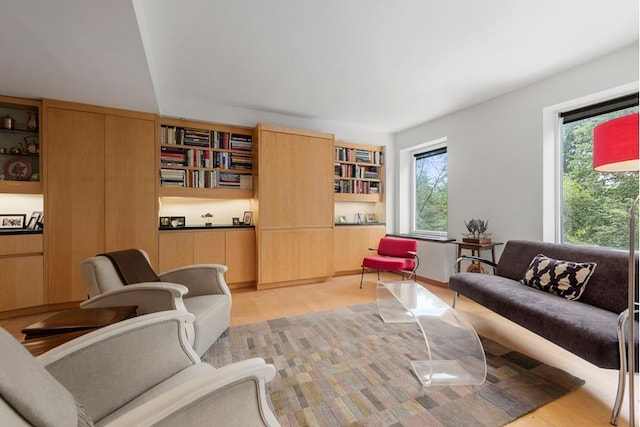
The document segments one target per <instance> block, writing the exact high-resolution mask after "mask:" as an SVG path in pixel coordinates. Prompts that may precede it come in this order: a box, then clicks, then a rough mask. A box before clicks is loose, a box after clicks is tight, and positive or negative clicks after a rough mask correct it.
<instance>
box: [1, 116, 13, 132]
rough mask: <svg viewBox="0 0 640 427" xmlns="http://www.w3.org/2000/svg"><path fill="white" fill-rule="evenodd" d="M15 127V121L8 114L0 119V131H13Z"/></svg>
mask: <svg viewBox="0 0 640 427" xmlns="http://www.w3.org/2000/svg"><path fill="white" fill-rule="evenodd" d="M15 125H16V119H14V118H13V117H11V116H10V115H8V114H7V115H6V116H4V117H3V118H1V119H0V129H13V127H14V126H15Z"/></svg>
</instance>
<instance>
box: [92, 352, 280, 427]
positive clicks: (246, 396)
mask: <svg viewBox="0 0 640 427" xmlns="http://www.w3.org/2000/svg"><path fill="white" fill-rule="evenodd" d="M275 372H276V371H275V368H274V367H273V365H269V364H266V363H265V361H264V360H263V359H259V358H254V359H248V360H243V361H241V362H236V363H233V364H231V365H227V366H224V367H222V368H219V369H214V370H212V371H211V372H209V373H207V374H206V375H201V376H199V377H198V378H195V379H191V380H189V381H186V382H185V383H184V384H181V385H179V386H177V387H175V388H173V389H172V390H171V391H170V392H168V393H163V394H162V395H159V396H156V397H155V398H153V399H152V400H149V401H147V402H145V403H143V404H141V405H140V406H138V407H136V408H133V409H132V410H131V411H129V412H127V413H126V414H123V415H122V416H120V417H118V418H117V419H115V420H113V421H111V422H107V423H105V426H109V427H120V426H122V427H125V426H131V425H135V426H151V425H155V424H156V423H159V422H161V421H164V422H165V423H166V422H167V421H168V420H171V421H175V422H176V423H178V420H179V424H181V425H195V423H192V422H191V421H195V420H215V424H216V425H243V426H244V425H267V426H279V425H280V424H279V423H278V421H277V419H276V418H275V416H274V414H273V412H272V411H271V409H270V408H269V405H268V402H267V398H266V391H265V383H266V382H268V381H270V380H271V379H273V377H274V376H275Z"/></svg>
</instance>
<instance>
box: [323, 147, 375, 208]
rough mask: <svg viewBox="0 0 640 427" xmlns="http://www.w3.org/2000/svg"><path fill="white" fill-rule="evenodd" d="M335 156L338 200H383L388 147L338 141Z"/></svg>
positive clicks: (334, 183)
mask: <svg viewBox="0 0 640 427" xmlns="http://www.w3.org/2000/svg"><path fill="white" fill-rule="evenodd" d="M334 155H335V156H334V164H333V168H334V173H333V175H334V179H333V187H334V199H335V200H336V201H345V202H346V201H353V202H381V201H382V200H383V182H384V147H381V146H374V145H365V144H352V143H347V142H343V141H336V142H335V144H334Z"/></svg>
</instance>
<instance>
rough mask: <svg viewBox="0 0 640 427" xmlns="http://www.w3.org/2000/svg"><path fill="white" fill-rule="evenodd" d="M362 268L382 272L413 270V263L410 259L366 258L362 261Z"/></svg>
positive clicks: (374, 256) (378, 256) (377, 256)
mask: <svg viewBox="0 0 640 427" xmlns="http://www.w3.org/2000/svg"><path fill="white" fill-rule="evenodd" d="M362 266H363V267H365V268H371V269H375V270H383V271H402V270H413V268H414V266H415V261H414V260H413V259H410V258H392V257H386V256H380V255H372V256H366V257H364V259H363V260H362Z"/></svg>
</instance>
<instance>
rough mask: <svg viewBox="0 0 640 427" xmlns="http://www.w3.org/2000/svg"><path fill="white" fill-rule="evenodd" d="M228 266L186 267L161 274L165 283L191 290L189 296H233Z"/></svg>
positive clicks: (201, 265)
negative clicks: (227, 274) (226, 276)
mask: <svg viewBox="0 0 640 427" xmlns="http://www.w3.org/2000/svg"><path fill="white" fill-rule="evenodd" d="M227 269H228V268H227V266H226V265H221V264H195V265H189V266H186V267H179V268H174V269H173V270H169V271H165V272H164V273H161V274H159V277H160V280H162V281H163V282H172V283H180V284H181V285H184V286H186V287H187V288H189V296H190V297H195V296H198V295H210V294H225V295H229V296H230V295H231V291H229V287H228V286H227V282H226V281H225V279H224V273H225V272H226V271H227Z"/></svg>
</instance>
